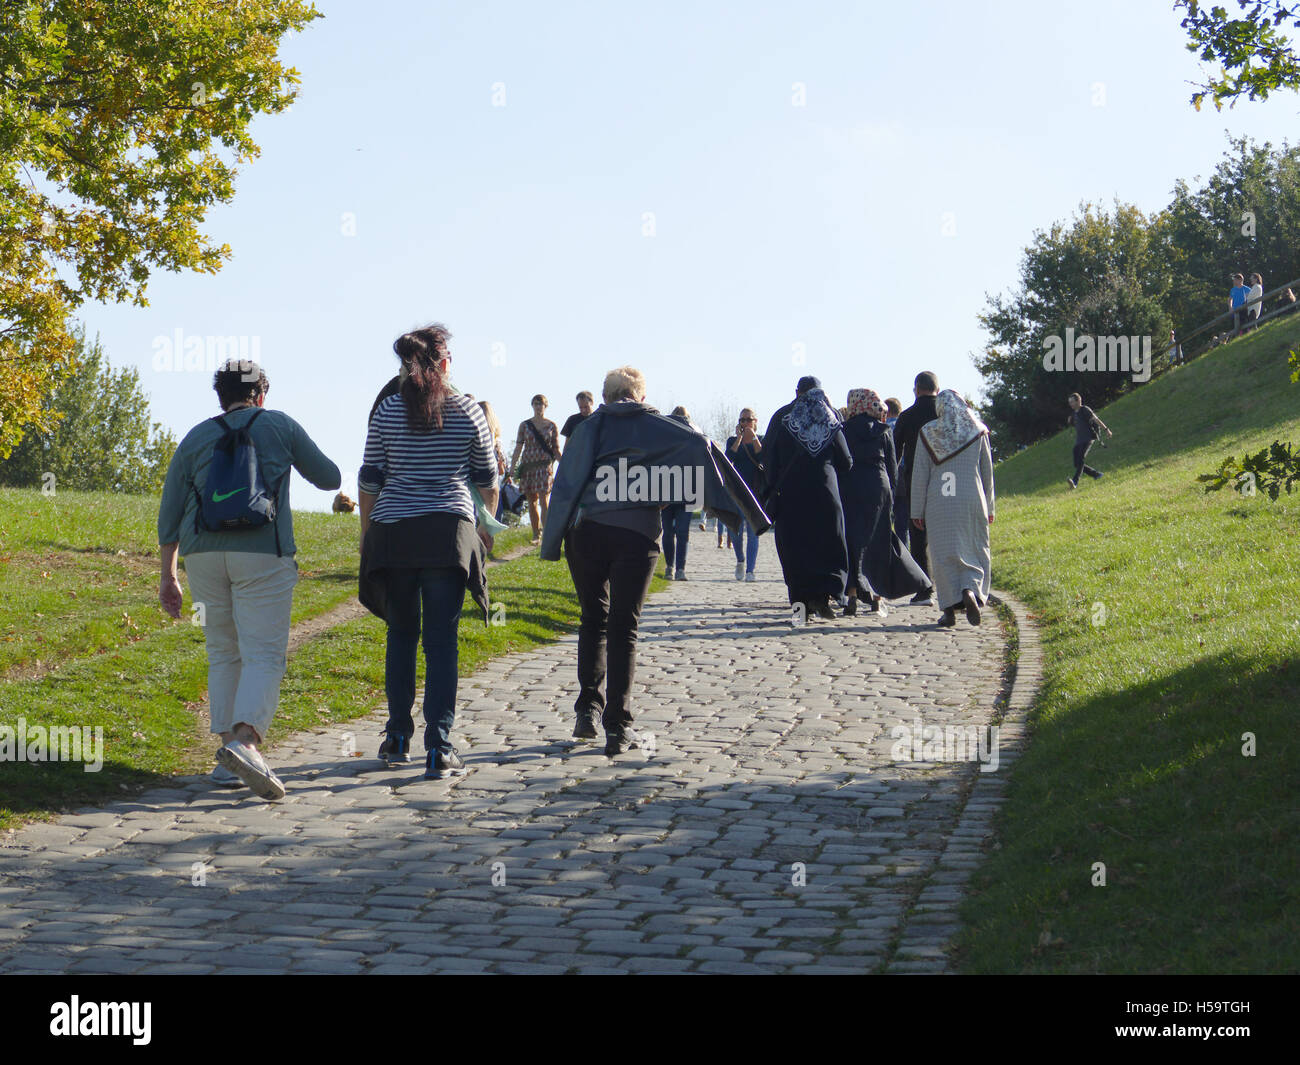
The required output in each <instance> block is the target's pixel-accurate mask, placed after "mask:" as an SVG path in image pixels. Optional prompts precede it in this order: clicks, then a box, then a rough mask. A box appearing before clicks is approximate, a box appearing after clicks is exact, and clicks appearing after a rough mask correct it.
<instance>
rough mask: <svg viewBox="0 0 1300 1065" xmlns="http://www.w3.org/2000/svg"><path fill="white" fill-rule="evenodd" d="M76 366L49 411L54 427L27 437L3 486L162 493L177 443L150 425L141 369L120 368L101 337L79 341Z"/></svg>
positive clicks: (1, 466)
mask: <svg viewBox="0 0 1300 1065" xmlns="http://www.w3.org/2000/svg"><path fill="white" fill-rule="evenodd" d="M72 341H73V348H74V364H75V369H69V370H68V371H66V372H64V373H62V374H61V375H60V376H59V379H58V381H57V382H56V383H55V385H54V387H53V389H52V390H51V391H50V392H49V393H48V394H47V395H46V397H45V401H44V404H43V410H42V414H43V416H44V420H45V421H47V422H53V423H54V426H55V427H54V429H52V430H49V431H41V432H37V431H35V430H31V431H29V432H27V433H26V434H25V435H24V436H23V439H22V441H21V442H20V443H19V444H18V445H17V447H15V448H14V450H13V452H12V453H11V454H10V456H9V457H8V458H7V459H0V483H3V484H6V485H10V486H12V487H15V488H38V487H44V486H45V485H46V483H47V482H49V478H48V477H47V475H48V474H53V478H54V479H53V482H52V484H53V487H54V488H55V490H56V491H57V490H58V489H60V488H71V489H76V490H80V491H116V492H159V491H161V490H162V484H163V480H164V479H165V478H166V476H167V465H168V463H170V462H171V458H172V453H173V452H174V451H175V450H176V439H175V437H173V436H172V435H171V433H170V432H168V431H167V430H166V429H164V428H163V427H162V426H161V425H160V424H159V423H157V422H152V423H151V421H150V417H149V397H148V396H147V395H146V394H145V393H144V391H143V390H142V389H141V387H140V372H139V371H138V370H136V369H135V368H134V367H127V368H125V369H121V370H114V369H113V367H112V366H110V365H109V364H108V360H107V359H106V358H105V356H104V351H103V348H102V347H101V346H100V343H99V340H98V338H96V340H95V341H94V342H93V343H90V344H88V343H87V342H86V337H85V333H84V332H82V331H80V330H78V331H77V332H76V333H74V335H73V337H72Z"/></svg>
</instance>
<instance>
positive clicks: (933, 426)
mask: <svg viewBox="0 0 1300 1065" xmlns="http://www.w3.org/2000/svg"><path fill="white" fill-rule="evenodd" d="M935 406H936V407H937V408H938V410H939V417H938V418H937V419H935V420H934V421H932V422H929V423H927V424H926V425H923V426H922V427H921V440H922V442H923V443H924V444H925V449H926V451H928V452H929V453H930V458H932V459H933V460H934V464H935V465H936V466H938V465H940V464H941V463H944V462H947V461H948V460H949V459H950V458H952V457H953V456H954V455H956V454H957V453H958V452H959V451H964V450H965V449H966V448H967V447H969V446H970V445H971V444H972V443H973V442H974V441H976V440H978V439H979V438H980V437H981V436H983V435H984V434H985V433H987V432H988V431H989V429H988V426H987V425H985V424H984V423H983V422H982V421H980V420H979V418H977V417H976V416H975V412H974V411H973V410H971V409H970V407H968V406H966V401H965V400H964V399H962V398H961V396H959V395H957V393H956V392H954V391H953V390H952V389H951V388H945V389H944V390H943V391H942V392H940V393H939V395H938V398H937V399H936V400H935Z"/></svg>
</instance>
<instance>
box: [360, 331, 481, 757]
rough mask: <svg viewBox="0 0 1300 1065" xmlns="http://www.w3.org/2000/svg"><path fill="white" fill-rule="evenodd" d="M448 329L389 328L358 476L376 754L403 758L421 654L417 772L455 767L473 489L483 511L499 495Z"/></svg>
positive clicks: (472, 557) (472, 556) (473, 539)
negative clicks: (392, 367)
mask: <svg viewBox="0 0 1300 1065" xmlns="http://www.w3.org/2000/svg"><path fill="white" fill-rule="evenodd" d="M450 338H451V333H450V332H449V331H448V330H447V327H446V326H444V325H441V324H437V323H435V324H434V325H431V326H427V327H426V328H424V329H417V330H414V331H413V332H410V333H406V334H404V335H402V336H400V337H398V338H397V340H396V341H395V342H394V344H393V351H394V352H395V353H396V354H397V357H398V358H399V359H400V360H401V363H402V370H401V373H400V375H399V377H400V385H399V387H398V389H397V391H396V392H395V393H393V394H389V395H387V396H385V397H383V398H381V399H380V401H379V402H378V404H377V406H376V407H375V409H374V412H373V415H372V417H371V419H370V429H369V432H368V433H367V435H366V450H365V458H364V464H363V465H362V467H361V472H360V474H359V475H358V477H357V487H358V489H359V496H360V499H359V502H360V508H361V536H362V551H361V555H362V573H361V580H362V587H363V592H365V591H367V590H369V591H370V592H371V594H370V595H368V596H363V601H364V600H366V599H369V601H367V602H366V605H367V606H368V607H370V609H371V610H372V611H374V612H375V613H377V614H379V615H380V616H381V617H383V618H384V620H385V621H386V622H387V623H388V651H387V657H386V659H385V669H384V688H385V691H386V693H387V696H388V724H387V726H386V729H385V733H386V734H385V736H384V740H383V743H382V744H381V745H380V748H379V757H380V758H381V759H382V760H383V761H385V762H387V763H388V764H390V765H393V764H398V763H403V762H407V761H409V760H410V754H409V752H410V744H411V737H412V736H413V735H414V732H415V724H414V721H413V720H412V717H411V710H412V708H413V706H414V705H415V653H416V648H417V646H418V645H419V644H420V642H421V614H422V613H423V643H424V656H425V686H424V725H425V728H424V746H425V751H426V755H425V773H424V775H425V778H426V779H429V780H438V779H441V778H442V777H444V776H459V775H461V774H462V773H464V771H465V769H464V765H463V763H462V762H461V760H460V757H459V756H458V755H457V753H456V749H455V747H453V746H452V744H451V726H452V724H453V722H454V721H455V718H456V666H457V657H458V656H457V646H456V633H457V628H458V625H459V622H460V613H461V604H462V603H463V602H464V599H465V588H466V585H467V583H468V582H469V580H470V574H471V571H472V570H475V569H476V568H477V566H476V553H477V551H478V537H477V535H476V534H475V528H474V526H475V503H474V499H473V494H472V493H471V491H470V486H469V482H470V481H471V480H472V481H473V483H474V484H475V485H476V486H477V487H478V489H479V492H480V494H481V495H482V498H483V503H484V504H485V506H486V507H487V508H488V512H489V513H491V512H492V511H493V510H494V509H495V508H496V503H497V462H496V455H495V451H494V449H493V445H492V434H491V433H490V432H489V431H488V427H487V422H486V420H485V419H484V417H483V412H482V410H480V409H479V405H478V404H477V403H476V402H475V401H474V400H473V399H471V398H469V397H468V396H462V395H460V394H459V393H458V392H456V391H455V389H454V388H453V387H452V385H451V382H450V380H449V378H448V374H449V372H450V367H451V353H450V351H449V350H448V348H447V341H448V340H449V339H450Z"/></svg>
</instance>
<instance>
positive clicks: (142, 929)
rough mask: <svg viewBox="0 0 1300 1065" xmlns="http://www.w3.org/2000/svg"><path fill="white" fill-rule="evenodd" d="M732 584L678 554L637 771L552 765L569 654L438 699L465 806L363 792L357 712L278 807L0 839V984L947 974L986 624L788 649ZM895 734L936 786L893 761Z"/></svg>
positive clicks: (852, 636)
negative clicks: (918, 746)
mask: <svg viewBox="0 0 1300 1065" xmlns="http://www.w3.org/2000/svg"><path fill="white" fill-rule="evenodd" d="M733 566H734V558H733V556H732V554H731V552H730V551H727V550H718V549H716V548H715V547H714V541H713V536H712V534H703V533H700V532H699V531H698V530H697V531H696V533H695V535H694V537H693V538H692V541H691V545H690V557H689V577H690V579H689V580H688V581H686V582H684V583H674V584H673V585H672V586H671V587H670V588H669V589H668V590H667V591H666V592H664V593H662V594H659V595H656V596H654V597H652V598H651V599H650V600H649V602H648V603H647V605H646V609H645V611H644V614H643V617H642V627H641V643H640V653H639V660H638V672H637V683H636V687H635V691H636V693H637V694H636V697H635V698H636V703H635V709H636V712H637V718H638V719H637V727H638V728H639V729H642V730H644V731H646V732H649V733H651V734H652V735H653V737H654V748H653V750H652V751H650V752H643V751H633V752H629V753H628V754H625V755H622V756H620V757H619V758H618V759H615V760H610V759H607V758H606V757H605V755H604V751H603V747H602V746H597V745H595V744H579V743H575V742H574V741H572V740H570V739H569V734H570V732H571V730H572V705H573V698H574V694H575V691H576V665H575V664H576V658H575V655H576V641H575V638H573V637H568V638H565V639H563V640H560V641H559V642H557V643H555V644H554V645H551V646H548V647H546V648H544V649H542V650H539V651H535V652H532V653H528V654H519V655H511V656H508V657H506V658H502V659H499V660H497V661H494V662H493V663H491V664H490V665H489V666H488V667H487V668H485V669H483V670H482V671H480V672H479V673H477V674H475V675H474V676H473V677H471V678H466V679H464V680H462V682H461V689H460V693H461V700H460V709H459V714H458V719H457V724H456V732H455V740H456V743H457V745H458V746H459V748H460V750H461V754H462V756H463V757H464V758H465V759H466V763H467V765H468V766H469V768H470V772H469V774H468V775H467V776H465V777H463V778H459V779H456V780H451V781H439V782H426V781H425V780H423V778H422V769H423V763H422V761H420V760H417V761H415V762H413V763H412V764H411V765H410V767H409V768H401V769H397V768H394V769H389V768H387V767H384V766H382V765H381V764H380V763H379V762H378V761H377V760H376V759H375V758H374V757H373V755H374V752H375V750H376V748H377V745H378V739H379V733H380V732H381V730H382V724H383V720H384V714H382V713H378V712H377V713H376V714H375V715H374V716H373V717H371V718H369V719H367V720H365V721H358V722H355V723H354V724H353V725H352V726H350V728H351V730H352V731H353V732H354V733H355V735H356V740H355V742H356V744H357V749H359V750H361V751H362V752H363V753H364V755H365V757H362V758H349V757H346V756H345V754H344V750H345V746H346V744H347V742H348V741H347V738H346V736H345V735H344V732H343V730H342V729H341V728H337V727H336V728H333V729H330V730H322V731H320V732H316V733H305V734H302V735H300V736H298V737H295V738H294V739H293V740H292V741H290V742H287V743H282V744H281V745H280V746H279V747H277V748H276V749H275V750H274V751H273V752H272V757H271V761H272V764H273V765H275V766H276V768H277V771H278V772H279V773H280V775H281V777H282V778H283V779H284V781H285V785H286V787H287V788H288V795H287V796H286V798H285V799H284V800H283V801H281V802H279V803H265V802H262V801H261V800H259V799H257V798H256V797H254V796H252V795H251V794H250V793H248V792H247V791H242V790H241V791H236V792H229V791H221V790H215V789H213V788H211V787H210V786H209V784H208V781H207V779H206V777H203V778H178V779H177V781H176V782H175V784H174V786H171V787H168V788H164V789H158V790H154V791H150V792H148V793H146V794H143V795H141V796H139V797H138V798H135V799H132V800H131V801H126V802H121V803H115V804H113V805H112V806H110V807H108V808H106V809H102V810H99V809H95V810H85V811H82V812H79V813H76V814H70V815H66V816H63V817H60V818H59V819H58V820H57V821H56V822H53V823H48V824H35V825H30V826H27V827H25V828H23V829H21V830H20V831H18V832H17V833H15V834H13V835H11V836H9V837H7V838H6V839H5V841H4V843H3V845H0V972H6V973H16V972H50V971H57V972H62V971H70V972H86V973H118V972H123V973H125V972H149V973H163V972H168V973H190V972H194V973H201V972H214V971H221V972H268V971H271V972H282V971H294V972H298V971H326V972H365V971H369V972H376V973H400V972H439V971H475V972H478V971H490V972H538V973H541V972H554V973H563V972H575V971H576V972H592V973H594V972H627V971H634V972H636V971H668V972H677V971H698V972H780V971H793V972H864V971H868V972H870V971H875V972H886V971H887V972H918V971H919V972H935V971H943V970H945V968H947V964H948V963H947V958H946V954H945V949H944V946H945V943H946V942H947V940H948V938H949V937H950V935H951V934H952V933H953V932H954V931H956V928H957V925H956V916H955V909H956V905H957V903H958V902H959V900H960V898H961V894H962V891H963V886H962V885H963V883H964V882H965V880H966V878H967V877H968V875H969V873H970V871H971V869H972V868H973V867H974V866H975V865H976V864H977V862H978V856H979V851H980V846H981V843H982V841H983V839H984V837H986V836H987V835H988V826H989V823H990V819H991V816H992V812H993V809H994V805H995V803H994V802H992V801H990V796H992V797H994V798H996V794H997V791H998V789H999V788H1000V787H1001V781H1002V779H1003V778H1004V777H1005V773H1006V769H1007V765H1008V762H1009V760H1010V754H1007V753H1004V755H1003V760H1002V763H1001V765H1000V766H999V768H998V771H997V772H991V773H986V774H981V773H980V772H979V771H978V764H977V763H976V762H974V761H971V760H970V759H971V758H972V757H973V756H974V752H973V751H967V750H965V749H964V747H961V746H958V747H957V748H953V746H952V744H953V742H954V741H953V738H952V737H954V736H956V737H957V738H958V739H959V738H960V737H961V735H963V734H966V733H965V730H966V729H972V731H973V727H975V726H981V727H982V726H985V725H988V724H989V723H990V721H991V720H992V718H993V713H994V704H995V699H996V696H997V694H998V692H999V689H1000V685H1001V672H1002V657H1003V635H1002V632H1001V628H1000V626H999V624H998V620H997V617H996V615H994V614H993V613H992V612H991V611H990V612H988V613H986V617H985V622H984V624H983V625H982V626H981V627H979V628H971V627H969V626H968V625H967V624H966V622H965V621H964V619H963V620H961V621H960V622H959V624H958V627H957V628H955V629H948V630H940V629H937V628H936V627H935V625H934V622H935V620H936V618H937V614H938V612H937V611H936V610H934V609H932V608H922V607H911V606H907V605H899V606H897V607H896V608H894V609H893V611H892V612H891V613H890V614H889V616H888V617H887V618H885V619H880V618H878V617H875V616H870V615H867V616H860V617H857V618H842V619H837V620H835V621H832V622H826V621H814V622H813V623H812V624H810V625H809V626H807V627H806V628H794V627H792V626H791V624H790V621H789V616H788V611H787V608H786V604H785V596H784V586H783V585H782V584H781V582H780V571H779V567H778V565H777V560H776V557H775V553H774V550H773V545H772V542H771V540H770V538H769V537H764V538H763V545H762V552H761V554H760V558H759V567H758V575H759V580H758V581H757V582H756V583H752V584H751V583H738V582H736V581H735V580H734V579H733V575H732V569H733ZM506 609H507V610H508V609H509V604H508V603H507V604H506ZM375 624H376V625H378V624H379V622H378V621H376V622H375ZM291 668H292V667H291ZM918 725H922V726H948V727H949V728H950V732H949V747H948V749H947V751H946V755H947V756H946V757H945V752H943V751H933V752H931V753H930V754H929V755H928V756H926V758H925V760H924V761H899V760H898V758H897V757H896V756H895V755H896V754H897V753H898V752H897V751H896V750H894V748H895V747H896V744H897V743H898V739H897V738H896V736H894V735H893V734H891V730H892V729H895V728H897V727H907V728H909V729H914V728H916V726H918ZM953 726H959V727H960V728H961V729H962V730H963V732H961V733H959V732H958V731H957V729H956V728H952V727H953ZM931 735H933V734H931ZM602 742H603V741H602ZM903 751H904V752H905V754H906V756H907V757H909V758H910V757H913V756H914V755H915V754H917V753H921V754H923V755H924V754H925V751H919V750H913V748H912V746H911V742H910V741H904V742H903ZM977 779H978V780H979V785H980V786H979V788H977V789H976V791H975V796H976V798H972V799H969V801H968V792H969V791H970V789H971V786H972V784H973V782H974V781H976V780H977Z"/></svg>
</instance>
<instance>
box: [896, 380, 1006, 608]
mask: <svg viewBox="0 0 1300 1065" xmlns="http://www.w3.org/2000/svg"><path fill="white" fill-rule="evenodd" d="M936 407H937V410H938V415H939V416H938V418H936V419H935V420H934V421H932V422H929V423H928V424H926V425H925V426H924V427H923V428H922V429H921V433H920V446H919V447H918V448H917V451H916V469H915V470H914V471H913V473H912V497H911V499H912V502H911V506H912V524H913V525H914V526H915V527H916V528H918V529H920V530H922V531H924V532H925V533H926V534H927V536H926V544H927V546H928V549H929V552H930V577H931V579H932V580H933V581H934V588H935V594H936V597H937V598H938V601H939V605H940V607H942V608H943V616H942V617H941V618H940V619H939V625H940V627H941V628H949V627H951V626H953V625H956V624H957V610H958V608H959V607H962V606H964V607H965V608H966V620H967V621H969V622H970V623H971V624H972V625H978V624H979V623H980V607H982V606H983V605H984V604H985V603H986V602H987V601H988V596H989V590H990V588H991V587H992V574H993V571H992V553H991V550H990V545H989V526H990V525H992V524H993V456H992V453H991V451H990V450H989V431H988V428H987V427H986V426H985V425H984V423H983V422H981V421H980V420H979V418H977V417H976V416H975V412H974V411H972V410H971V409H970V408H969V407H967V406H966V401H965V400H964V399H962V398H961V396H959V395H958V394H957V393H956V392H954V391H952V390H951V389H945V390H944V391H942V392H940V393H939V395H938V397H937V399H936Z"/></svg>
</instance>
